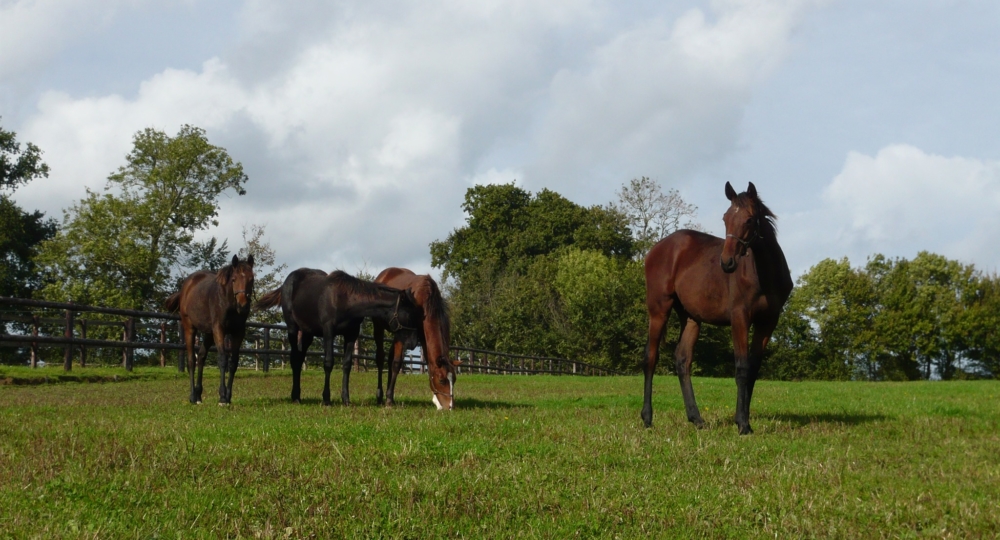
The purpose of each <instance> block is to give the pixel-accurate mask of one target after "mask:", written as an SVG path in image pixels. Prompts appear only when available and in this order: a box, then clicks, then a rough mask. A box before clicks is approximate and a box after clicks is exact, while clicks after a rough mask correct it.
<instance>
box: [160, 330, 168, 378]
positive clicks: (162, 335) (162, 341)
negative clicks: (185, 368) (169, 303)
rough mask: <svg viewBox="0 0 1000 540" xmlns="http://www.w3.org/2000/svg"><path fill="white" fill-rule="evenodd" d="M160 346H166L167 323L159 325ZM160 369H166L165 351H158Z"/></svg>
mask: <svg viewBox="0 0 1000 540" xmlns="http://www.w3.org/2000/svg"><path fill="white" fill-rule="evenodd" d="M160 344H161V345H166V344H167V323H166V322H161V323H160ZM160 367H167V350H166V349H160Z"/></svg>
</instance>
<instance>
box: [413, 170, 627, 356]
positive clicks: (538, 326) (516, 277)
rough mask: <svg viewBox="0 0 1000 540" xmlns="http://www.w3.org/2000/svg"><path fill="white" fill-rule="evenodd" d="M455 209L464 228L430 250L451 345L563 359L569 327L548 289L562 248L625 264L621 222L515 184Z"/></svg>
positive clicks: (482, 191) (474, 192)
mask: <svg viewBox="0 0 1000 540" xmlns="http://www.w3.org/2000/svg"><path fill="white" fill-rule="evenodd" d="M462 208H463V209H464V210H465V211H466V213H467V214H468V220H467V222H466V225H465V226H463V227H460V228H458V229H455V230H454V231H453V232H452V233H451V234H450V235H448V238H447V239H446V240H444V241H439V242H434V243H432V244H431V256H432V264H433V265H434V266H436V267H439V268H443V270H444V276H445V290H446V293H447V295H448V297H449V300H450V303H451V306H452V337H453V340H454V341H455V342H456V343H462V344H464V345H470V346H476V347H486V348H493V349H502V350H508V351H512V352H523V353H532V354H544V355H557V354H565V353H566V352H565V351H567V350H569V349H566V348H565V347H563V345H565V343H566V340H567V336H568V335H569V334H567V332H568V331H569V329H570V327H571V326H572V325H570V323H568V322H567V320H566V316H565V313H564V311H563V307H564V306H563V303H562V300H561V299H560V296H559V292H558V291H557V289H556V287H555V286H554V283H555V282H556V275H557V271H558V260H559V258H560V257H561V256H562V255H563V254H564V253H565V251H566V250H567V249H576V250H583V251H587V252H588V253H594V254H595V256H600V257H606V258H609V259H614V260H616V261H624V260H628V259H630V258H631V257H632V255H633V254H634V252H635V251H634V246H633V241H632V238H631V234H630V232H629V230H628V226H627V223H626V222H625V218H624V216H623V215H621V214H620V213H619V212H618V211H616V210H614V209H613V208H610V207H604V206H591V207H583V206H580V205H578V204H576V203H573V202H572V201H570V200H568V199H566V198H565V197H563V196H562V195H559V194H558V193H556V192H554V191H551V190H547V189H543V190H541V191H540V192H538V193H537V194H534V195H533V194H531V193H530V192H528V191H526V190H524V189H521V188H519V187H517V186H515V185H514V184H500V185H489V186H475V187H472V188H470V189H469V190H468V191H467V192H466V196H465V203H464V204H463V205H462ZM616 264H617V263H616ZM588 342H589V341H588ZM573 350H574V351H575V350H577V349H573ZM588 354H589V353H588ZM594 354H598V353H596V352H595V353H594Z"/></svg>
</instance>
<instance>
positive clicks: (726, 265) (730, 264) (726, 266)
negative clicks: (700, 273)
mask: <svg viewBox="0 0 1000 540" xmlns="http://www.w3.org/2000/svg"><path fill="white" fill-rule="evenodd" d="M721 263H722V271H723V272H725V273H727V274H732V273H733V272H734V271H735V270H736V257H730V258H729V259H723V260H722V261H721Z"/></svg>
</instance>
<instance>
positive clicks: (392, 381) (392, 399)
mask: <svg viewBox="0 0 1000 540" xmlns="http://www.w3.org/2000/svg"><path fill="white" fill-rule="evenodd" d="M403 352H404V351H403V342H402V341H399V340H398V339H394V340H393V341H392V365H390V366H389V396H388V404H389V405H394V404H395V403H396V379H398V378H399V371H400V370H401V369H403Z"/></svg>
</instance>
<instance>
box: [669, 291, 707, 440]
mask: <svg viewBox="0 0 1000 540" xmlns="http://www.w3.org/2000/svg"><path fill="white" fill-rule="evenodd" d="M680 313H682V310H679V311H678V314H680ZM680 319H681V337H680V339H679V340H678V342H677V349H676V350H675V351H674V366H675V367H676V368H677V378H678V379H679V380H680V383H681V394H682V395H683V396H684V410H685V411H687V417H688V421H690V422H691V423H692V424H694V425H696V426H698V427H700V428H701V427H705V421H704V420H702V419H701V413H700V412H699V411H698V402H696V401H695V399H694V388H693V387H692V386H691V360H692V358H693V353H694V342H695V341H697V340H698V333H699V332H700V331H701V325H700V324H699V323H698V321H695V320H694V319H692V318H690V317H687V316H686V315H681V317H680Z"/></svg>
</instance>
